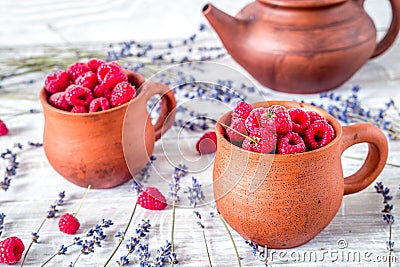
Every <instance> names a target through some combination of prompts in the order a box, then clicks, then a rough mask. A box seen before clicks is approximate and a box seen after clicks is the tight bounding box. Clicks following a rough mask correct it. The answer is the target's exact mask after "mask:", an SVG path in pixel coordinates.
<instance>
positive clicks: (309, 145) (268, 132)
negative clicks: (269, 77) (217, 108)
mask: <svg viewBox="0 0 400 267" xmlns="http://www.w3.org/2000/svg"><path fill="white" fill-rule="evenodd" d="M226 135H227V138H228V139H229V140H230V142H231V143H233V144H235V145H237V146H239V147H241V148H243V149H246V150H249V151H253V152H258V153H276V154H296V153H303V152H306V151H311V150H315V149H318V148H321V147H323V146H326V145H327V144H329V143H330V142H331V141H332V140H333V139H334V138H335V131H334V130H333V127H332V126H331V125H330V124H329V122H328V121H327V120H326V119H325V118H324V117H322V116H321V115H320V114H318V113H317V112H315V111H307V110H305V109H302V108H286V107H284V106H281V105H272V106H270V107H268V108H264V107H261V108H253V106H252V105H250V104H249V103H247V102H244V101H243V102H239V103H238V104H237V105H236V106H235V108H234V109H233V112H232V118H231V122H230V125H229V127H227V128H226Z"/></svg>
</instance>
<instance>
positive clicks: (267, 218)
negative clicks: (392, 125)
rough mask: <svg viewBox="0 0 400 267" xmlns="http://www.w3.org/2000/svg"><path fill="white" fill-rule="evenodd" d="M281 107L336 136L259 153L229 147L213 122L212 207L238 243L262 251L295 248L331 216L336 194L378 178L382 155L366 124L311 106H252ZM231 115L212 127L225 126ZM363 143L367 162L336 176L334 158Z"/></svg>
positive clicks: (338, 168)
mask: <svg viewBox="0 0 400 267" xmlns="http://www.w3.org/2000/svg"><path fill="white" fill-rule="evenodd" d="M275 104H279V105H283V106H286V107H288V108H291V107H304V108H305V109H307V110H314V111H317V112H318V113H319V114H321V115H323V116H324V117H325V118H327V120H328V121H329V123H330V124H331V125H332V126H333V128H334V130H335V133H336V136H335V138H334V140H332V141H331V143H329V144H328V145H326V146H325V147H322V148H320V149H317V150H314V151H309V152H305V153H299V154H292V155H274V154H259V153H254V152H250V151H247V150H244V149H242V148H240V147H238V146H235V145H233V144H231V143H230V142H229V141H228V140H227V139H226V138H225V129H224V127H223V126H221V124H217V126H216V132H217V152H216V158H215V162H214V169H213V178H214V183H213V188H214V197H215V200H216V203H217V208H218V210H219V212H220V213H221V215H222V216H223V218H224V219H225V220H226V221H227V223H228V224H229V225H230V226H231V227H232V228H233V229H234V230H236V231H237V232H238V233H239V234H240V235H241V236H242V237H243V238H245V239H246V240H252V241H253V242H256V243H257V244H259V245H262V246H267V247H268V248H277V249H279V248H292V247H296V246H299V245H302V244H304V243H306V242H308V241H309V240H311V239H312V238H314V237H315V236H316V235H317V234H318V233H319V232H321V231H322V230H323V229H324V228H325V227H326V226H327V225H328V224H329V223H330V222H331V220H332V219H333V218H334V217H335V215H336V213H337V211H338V210H339V208H340V205H341V202H342V198H343V195H347V194H352V193H356V192H358V191H360V190H362V189H364V188H366V187H367V186H368V185H369V184H371V183H372V182H373V181H374V180H375V178H376V177H377V176H378V175H379V174H380V172H381V171H382V169H383V168H384V166H385V163H386V160H387V155H388V143H387V139H386V137H385V135H384V134H383V133H382V132H381V130H379V129H378V128H377V127H375V126H372V125H370V124H356V125H352V126H343V127H342V126H341V125H340V123H339V122H338V121H337V120H336V119H335V118H333V117H332V116H331V115H329V114H328V113H327V112H325V111H323V110H321V109H319V108H316V107H314V106H311V105H306V104H302V103H298V102H290V101H270V102H259V103H255V104H253V106H254V107H266V106H269V105H275ZM230 119H231V112H229V113H226V114H225V115H223V116H222V117H221V118H220V119H219V122H222V123H224V124H228V125H229V123H230ZM364 142H366V143H368V145H369V150H368V155H367V158H366V159H365V162H364V164H363V165H362V167H361V168H360V169H359V170H358V171H357V172H356V173H354V174H353V175H351V176H349V177H345V178H344V177H343V168H342V165H341V155H342V153H343V152H344V151H345V150H346V149H347V148H348V147H350V146H352V145H354V144H358V143H364Z"/></svg>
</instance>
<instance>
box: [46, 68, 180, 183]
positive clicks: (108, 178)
mask: <svg viewBox="0 0 400 267" xmlns="http://www.w3.org/2000/svg"><path fill="white" fill-rule="evenodd" d="M125 73H126V75H127V77H128V80H129V82H130V83H131V84H132V85H134V86H135V87H136V88H138V90H137V96H136V97H135V98H134V99H133V100H131V101H130V102H128V103H125V104H123V105H121V106H119V107H116V108H112V109H109V110H105V111H100V112H93V113H80V114H78V113H71V112H66V111H62V110H60V109H57V108H55V107H53V106H51V105H50V104H49V103H48V97H49V95H48V93H47V92H46V90H45V88H44V87H43V88H42V90H41V92H40V101H41V104H42V106H43V114H44V118H45V124H44V135H43V147H44V151H45V154H46V157H47V159H48V161H49V162H50V164H51V166H52V167H53V168H54V169H55V170H56V171H57V172H58V173H59V174H60V175H61V176H63V177H64V178H65V179H67V180H68V181H70V182H72V183H74V184H76V185H78V186H82V187H87V186H88V185H89V184H90V185H91V186H92V188H111V187H115V186H117V185H120V184H122V183H125V182H127V181H129V180H130V179H131V178H132V176H133V175H135V174H137V173H138V172H139V171H140V170H141V169H142V168H143V167H144V166H145V165H146V163H147V162H148V160H149V156H151V154H152V153H153V149H154V144H155V141H156V140H157V139H159V138H160V137H161V135H162V134H163V133H164V132H165V131H166V130H168V129H169V128H170V127H171V126H172V124H173V121H174V117H175V107H176V100H175V97H174V93H173V91H172V90H171V89H170V88H169V87H168V86H166V85H165V84H162V83H157V82H146V81H145V78H144V77H143V76H141V75H140V74H138V73H135V72H132V71H128V70H125ZM157 94H158V95H161V111H160V114H159V117H158V119H157V122H156V123H155V125H154V126H153V124H152V122H151V120H150V116H149V113H148V111H147V102H148V100H149V99H150V98H151V97H152V96H154V95H157Z"/></svg>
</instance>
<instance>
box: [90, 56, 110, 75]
mask: <svg viewBox="0 0 400 267" xmlns="http://www.w3.org/2000/svg"><path fill="white" fill-rule="evenodd" d="M103 64H106V62H105V61H103V60H101V59H98V58H92V59H90V60H89V61H88V63H87V65H88V66H89V68H90V69H91V70H92V71H93V72H94V73H97V69H98V68H99V67H100V66H101V65H103Z"/></svg>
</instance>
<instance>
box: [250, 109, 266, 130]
mask: <svg viewBox="0 0 400 267" xmlns="http://www.w3.org/2000/svg"><path fill="white" fill-rule="evenodd" d="M265 112H267V109H266V108H255V109H253V110H252V111H251V112H250V113H249V116H248V117H247V119H246V120H245V126H246V130H247V131H248V132H249V133H253V132H256V131H257V130H258V129H260V128H261V117H262V116H263V114H264V113H265Z"/></svg>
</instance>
